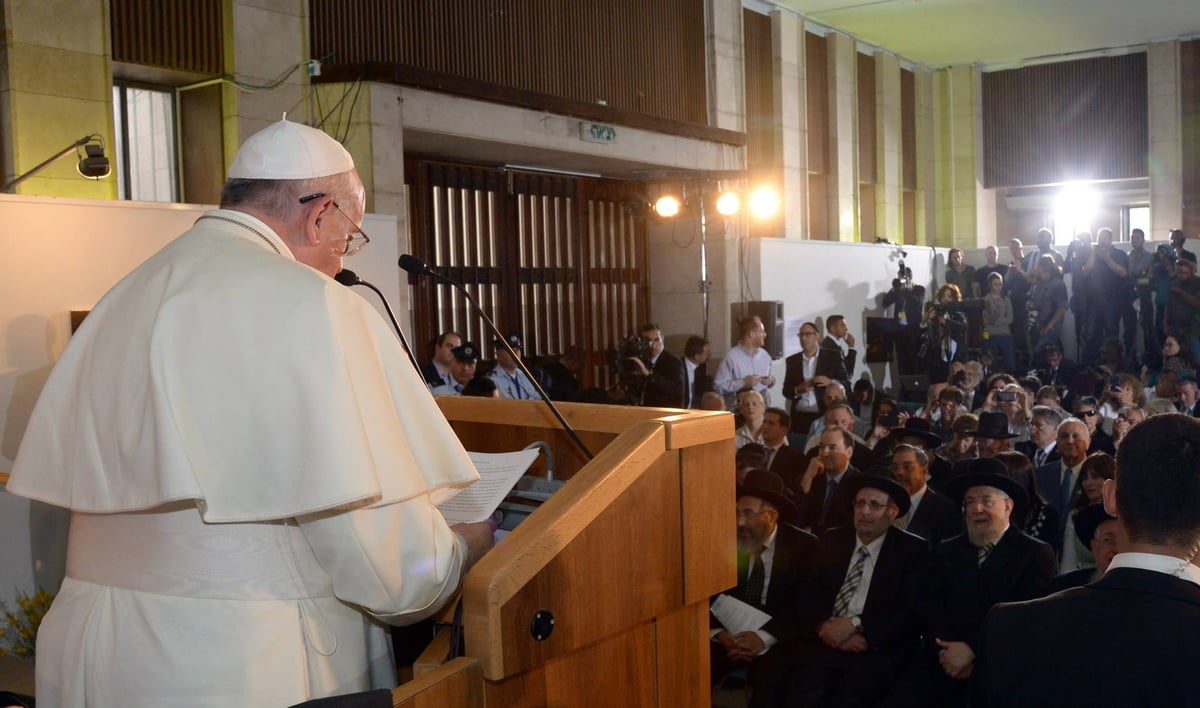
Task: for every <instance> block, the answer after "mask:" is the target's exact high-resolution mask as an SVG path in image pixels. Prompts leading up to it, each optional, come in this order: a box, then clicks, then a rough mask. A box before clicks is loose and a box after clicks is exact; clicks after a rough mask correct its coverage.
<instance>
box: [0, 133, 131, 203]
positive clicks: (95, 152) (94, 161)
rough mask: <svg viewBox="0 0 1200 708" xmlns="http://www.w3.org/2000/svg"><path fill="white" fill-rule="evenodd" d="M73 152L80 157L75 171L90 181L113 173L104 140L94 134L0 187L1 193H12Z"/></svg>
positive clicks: (86, 136) (72, 144)
mask: <svg viewBox="0 0 1200 708" xmlns="http://www.w3.org/2000/svg"><path fill="white" fill-rule="evenodd" d="M80 148H83V152H82V153H81V152H80V151H79V149H80ZM72 150H74V151H75V153H76V155H77V156H78V157H79V163H78V164H77V165H75V169H76V171H78V172H79V174H80V176H82V177H86V178H88V179H102V178H104V177H107V176H108V175H109V173H111V172H112V169H111V167H110V165H109V163H108V158H107V157H105V156H104V138H102V137H100V135H98V134H95V133H93V134H92V135H85V136H83V137H82V138H80V139H78V140H76V141H75V142H73V143H71V144H70V145H68V146H66V147H65V148H63V149H62V150H59V151H58V152H56V153H54V154H53V155H52V156H50V157H49V158H47V159H46V160H44V161H42V162H41V163H39V164H38V165H37V166H35V167H34V168H33V169H31V170H29V171H28V172H26V173H25V174H23V175H21V176H19V177H17V178H16V179H13V180H12V181H11V182H7V183H5V185H4V186H2V187H0V192H9V191H12V189H13V188H14V187H16V186H17V185H18V184H20V183H22V182H24V181H25V180H27V179H29V178H30V177H32V176H34V175H35V174H37V173H38V172H41V171H42V170H43V169H45V168H46V167H49V166H50V164H51V163H52V162H54V161H55V160H57V159H59V158H60V157H62V156H64V155H66V154H67V153H69V152H71V151H72Z"/></svg>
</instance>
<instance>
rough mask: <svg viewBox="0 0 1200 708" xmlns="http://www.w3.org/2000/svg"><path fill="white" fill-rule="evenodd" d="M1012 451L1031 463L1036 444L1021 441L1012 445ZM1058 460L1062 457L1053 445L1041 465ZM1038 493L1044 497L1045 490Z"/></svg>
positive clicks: (1036, 447)
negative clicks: (1026, 458)
mask: <svg viewBox="0 0 1200 708" xmlns="http://www.w3.org/2000/svg"><path fill="white" fill-rule="evenodd" d="M1013 449H1014V450H1016V451H1017V452H1019V453H1021V454H1022V455H1024V456H1026V457H1028V458H1029V461H1030V462H1033V461H1034V455H1036V454H1037V451H1038V446H1037V443H1035V442H1034V441H1032V440H1022V441H1021V442H1019V443H1017V444H1016V445H1013ZM1060 459H1062V456H1061V455H1059V454H1058V445H1055V446H1054V449H1053V450H1051V451H1050V454H1049V455H1047V456H1046V459H1044V460H1042V464H1043V465H1048V464H1050V463H1052V462H1058V461H1059V460H1060ZM1040 491H1041V492H1042V495H1043V496H1045V494H1046V490H1044V489H1042V490H1040Z"/></svg>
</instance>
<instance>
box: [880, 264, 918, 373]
mask: <svg viewBox="0 0 1200 708" xmlns="http://www.w3.org/2000/svg"><path fill="white" fill-rule="evenodd" d="M904 255H905V253H904V252H903V251H901V256H904ZM924 304H925V288H924V287H922V286H920V285H913V282H912V269H911V268H907V267H906V266H905V265H904V260H903V258H901V260H900V267H899V272H898V273H897V276H896V277H895V278H894V279H893V280H892V289H891V290H889V291H888V292H887V293H886V294H884V296H883V307H884V309H885V310H886V309H887V308H889V307H894V310H893V313H892V321H893V322H894V323H895V343H896V366H897V368H898V369H899V371H898V373H900V374H902V375H903V374H916V373H922V372H921V366H920V364H919V360H918V357H917V349H918V347H919V346H920V329H919V328H918V325H919V323H920V322H921V307H922V305H924Z"/></svg>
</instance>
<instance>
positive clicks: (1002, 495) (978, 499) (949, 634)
mask: <svg viewBox="0 0 1200 708" xmlns="http://www.w3.org/2000/svg"><path fill="white" fill-rule="evenodd" d="M959 464H960V465H962V466H964V469H962V470H960V471H959V472H958V473H957V474H955V475H954V478H953V479H952V480H951V481H950V487H949V489H948V492H949V493H950V495H951V498H953V499H954V500H955V501H957V502H959V503H961V504H962V507H963V514H964V521H965V525H966V529H967V531H966V533H964V534H962V535H959V536H955V537H953V538H951V539H948V540H945V541H942V542H941V543H940V544H938V546H937V548H935V549H934V552H933V570H932V572H931V573H930V577H929V583H928V585H927V587H926V590H925V594H924V601H925V617H926V622H927V623H928V627H927V629H926V636H927V638H928V639H929V640H931V642H932V646H930V647H928V649H929V652H930V653H929V654H928V657H929V660H930V662H931V665H930V666H929V675H930V678H931V680H932V684H931V685H930V686H929V687H928V691H929V692H928V693H926V694H925V695H926V698H927V701H926V704H928V705H940V706H956V705H963V704H964V701H965V699H966V696H967V693H966V690H967V680H968V679H969V678H970V677H971V672H972V671H973V670H974V666H975V655H976V651H975V650H976V648H977V647H978V646H979V628H980V626H981V625H982V624H983V618H984V616H985V615H986V614H987V610H988V608H989V607H991V606H992V605H994V604H996V603H998V602H1019V601H1021V600H1032V599H1034V598H1038V597H1042V596H1044V595H1045V594H1047V593H1048V592H1049V591H1050V585H1051V582H1052V581H1053V579H1054V574H1055V572H1054V571H1055V563H1054V551H1053V549H1051V548H1050V546H1048V545H1047V544H1045V543H1042V542H1041V541H1039V540H1037V539H1035V538H1033V537H1031V536H1028V535H1026V534H1024V533H1022V532H1020V531H1018V530H1017V529H1016V528H1015V527H1013V526H1010V525H1009V516H1010V515H1011V514H1012V510H1013V506H1014V504H1016V505H1019V506H1021V507H1024V506H1025V504H1026V503H1027V495H1026V492H1025V489H1024V487H1022V486H1021V485H1020V484H1018V483H1017V482H1016V481H1015V480H1013V479H1012V478H1011V477H1009V476H1008V471H1007V468H1006V467H1005V466H1004V463H1002V462H1000V461H999V460H995V459H992V458H982V457H979V458H974V459H971V460H966V461H964V462H960V463H959Z"/></svg>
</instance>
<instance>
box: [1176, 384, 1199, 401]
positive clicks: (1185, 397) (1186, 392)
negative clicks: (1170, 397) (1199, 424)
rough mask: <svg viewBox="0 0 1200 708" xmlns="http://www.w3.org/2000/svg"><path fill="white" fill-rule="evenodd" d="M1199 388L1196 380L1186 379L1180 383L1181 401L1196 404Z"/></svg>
mask: <svg viewBox="0 0 1200 708" xmlns="http://www.w3.org/2000/svg"><path fill="white" fill-rule="evenodd" d="M1196 398H1197V389H1196V383H1195V382H1194V381H1184V382H1183V383H1181V384H1179V402H1180V403H1182V404H1183V405H1185V406H1193V405H1195V404H1196Z"/></svg>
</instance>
